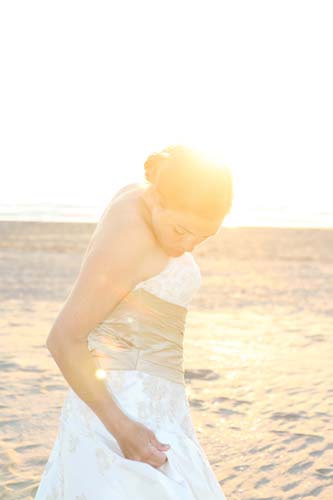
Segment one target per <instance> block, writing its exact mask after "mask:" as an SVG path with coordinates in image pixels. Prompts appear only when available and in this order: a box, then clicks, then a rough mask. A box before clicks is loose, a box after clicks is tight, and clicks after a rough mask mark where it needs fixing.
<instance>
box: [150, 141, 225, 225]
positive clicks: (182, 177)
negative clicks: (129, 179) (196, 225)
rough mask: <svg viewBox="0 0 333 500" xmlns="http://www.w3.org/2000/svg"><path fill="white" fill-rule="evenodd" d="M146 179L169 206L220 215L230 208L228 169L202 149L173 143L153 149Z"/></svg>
mask: <svg viewBox="0 0 333 500" xmlns="http://www.w3.org/2000/svg"><path fill="white" fill-rule="evenodd" d="M144 168H145V179H146V180H147V181H148V182H149V183H151V184H153V185H154V186H155V188H156V191H157V192H158V194H159V196H160V200H161V204H162V205H163V206H164V207H165V208H168V209H172V210H180V211H184V212H192V213H195V214H197V215H199V216H200V217H204V218H209V219H213V220H216V219H217V218H218V219H223V218H224V217H225V216H226V215H227V214H228V213H229V212H230V209H231V205H232V199H233V182H232V175H231V171H230V169H229V168H228V167H226V166H221V165H219V164H217V163H216V162H215V161H213V160H212V159H211V158H209V157H207V156H206V155H204V154H203V153H201V152H199V151H197V150H195V149H193V148H190V147H187V146H183V145H173V146H168V147H166V148H164V149H163V150H162V151H160V152H155V153H152V154H151V155H149V156H148V158H147V159H146V161H145V163H144Z"/></svg>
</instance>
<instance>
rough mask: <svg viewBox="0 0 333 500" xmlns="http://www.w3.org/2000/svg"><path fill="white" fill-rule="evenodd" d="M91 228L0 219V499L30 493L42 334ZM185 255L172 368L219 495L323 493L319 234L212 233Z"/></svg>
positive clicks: (332, 263)
mask: <svg viewBox="0 0 333 500" xmlns="http://www.w3.org/2000/svg"><path fill="white" fill-rule="evenodd" d="M94 228H95V224H92V223H68V224H66V223H47V222H40V223H38V222H5V221H2V222H0V299H1V306H0V307H1V314H0V363H1V364H0V368H1V382H0V432H1V449H0V471H1V472H0V499H1V500H2V499H6V500H12V499H24V500H27V499H32V498H33V495H34V493H35V491H36V488H37V486H38V483H39V480H40V476H41V473H42V471H43V468H44V466H45V463H46V460H47V458H48V455H49V452H50V450H51V448H52V446H53V442H54V440H55V438H56V434H57V425H58V418H59V414H60V409H61V406H62V402H63V399H64V396H65V392H66V391H67V388H68V385H67V383H66V382H65V380H64V378H63V376H62V374H61V373H60V371H59V369H58V367H57V365H56V364H55V362H54V360H53V359H52V357H51V355H50V353H49V351H48V350H47V349H46V347H45V339H46V337H47V335H48V332H49V330H50V328H51V326H52V324H53V321H54V320H55V318H56V315H57V313H58V311H59V309H60V307H61V305H62V303H63V301H64V300H65V298H66V297H67V294H68V293H69V290H70V287H71V286H72V284H73V281H74V279H75V278H76V276H77V273H78V271H79V267H80V263H81V259H82V256H83V253H84V250H85V248H86V245H87V243H88V241H89V238H90V236H91V234H92V232H93V230H94ZM193 255H194V257H195V258H196V260H197V262H198V264H199V265H200V267H201V272H202V278H203V279H202V287H201V289H200V291H198V292H197V294H196V296H195V297H194V300H193V302H192V303H191V306H190V309H189V313H188V317H187V328H186V332H185V344H184V349H185V369H186V372H185V376H186V382H187V388H188V389H187V390H188V395H189V401H190V404H191V414H192V419H193V421H194V424H195V427H196V430H197V433H198V437H199V439H200V442H201V444H202V446H203V448H204V450H205V452H206V455H207V457H208V459H209V461H210V463H211V464H212V468H213V470H214V472H215V474H216V477H217V478H218V480H219V482H220V484H221V486H222V488H223V490H224V493H225V495H226V497H227V499H228V500H259V499H261V500H280V499H289V500H294V499H295V500H296V499H303V498H306V499H312V498H313V499H322V500H332V499H333V418H332V417H333V229H278V228H223V229H222V231H221V233H220V234H219V236H218V237H215V238H212V239H210V240H208V241H206V242H205V243H204V244H202V245H201V246H200V247H197V248H196V249H195V251H194V252H193ZM96 500H98V499H96ZM205 500H208V499H205Z"/></svg>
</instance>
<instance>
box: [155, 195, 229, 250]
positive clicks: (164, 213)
mask: <svg viewBox="0 0 333 500" xmlns="http://www.w3.org/2000/svg"><path fill="white" fill-rule="evenodd" d="M151 216H152V225H153V229H154V233H155V237H156V238H157V240H158V242H159V244H160V246H161V247H162V248H163V250H164V251H165V252H166V253H167V254H168V255H170V256H173V257H177V256H180V255H182V254H183V253H184V252H192V250H193V249H194V248H195V247H196V246H198V245H199V244H200V243H202V242H203V241H205V240H206V239H208V238H210V237H211V236H213V235H214V234H216V233H217V231H218V230H219V228H220V226H221V223H222V220H220V219H219V220H214V221H213V220H208V219H206V218H202V217H199V216H198V215H196V214H192V213H189V212H181V211H176V210H171V209H168V208H165V207H164V206H163V205H162V203H161V201H160V199H155V203H154V204H153V205H152V206H151Z"/></svg>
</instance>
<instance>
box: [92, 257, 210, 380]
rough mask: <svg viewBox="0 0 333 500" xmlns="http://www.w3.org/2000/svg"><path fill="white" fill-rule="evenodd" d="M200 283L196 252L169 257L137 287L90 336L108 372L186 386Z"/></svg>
mask: <svg viewBox="0 0 333 500" xmlns="http://www.w3.org/2000/svg"><path fill="white" fill-rule="evenodd" d="M200 285H201V273H200V269H199V266H198V264H197V263H196V262H195V260H194V257H193V256H192V254H191V253H189V252H185V253H184V254H182V255H181V256H180V257H170V259H169V261H168V264H167V266H166V267H165V268H164V269H163V271H162V272H161V273H159V274H157V275H155V276H153V277H152V278H150V279H148V280H145V281H141V282H140V283H138V284H137V285H136V286H135V287H134V288H133V289H132V290H131V292H130V293H128V294H127V295H126V296H125V297H124V298H123V299H122V300H121V301H120V302H119V303H118V304H117V306H116V307H115V308H114V309H113V310H112V312H111V313H110V315H108V316H107V318H105V320H104V321H102V322H101V323H99V324H98V325H97V327H96V328H94V330H92V331H91V332H90V333H89V335H88V348H89V350H90V351H91V352H92V355H93V356H94V358H95V359H96V361H97V364H98V366H99V367H100V368H102V369H104V370H141V371H145V372H147V373H151V374H153V375H157V376H160V377H165V378H167V379H169V380H172V381H174V382H178V383H184V364H183V338H184V331H185V320H186V315H187V311H188V305H189V303H190V301H191V299H192V297H193V295H194V293H195V291H196V290H197V289H198V288H199V287H200Z"/></svg>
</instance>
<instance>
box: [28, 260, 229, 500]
mask: <svg viewBox="0 0 333 500" xmlns="http://www.w3.org/2000/svg"><path fill="white" fill-rule="evenodd" d="M200 285H201V274H200V269H199V266H198V264H197V263H196V262H195V260H194V258H193V256H192V254H191V253H189V252H185V253H184V254H182V255H181V256H180V257H170V258H169V261H168V264H167V266H166V267H165V268H164V270H163V271H162V272H161V273H159V274H157V275H155V276H153V277H152V278H150V279H149V280H145V281H142V282H140V283H138V284H137V285H136V287H135V288H133V290H132V291H131V292H130V293H129V294H128V295H127V296H126V297H125V298H124V299H123V300H122V301H121V302H120V303H119V304H118V305H117V306H116V308H114V309H113V310H112V312H111V314H110V315H109V316H108V317H107V318H106V319H105V320H104V321H103V322H101V323H100V324H99V325H98V326H97V327H96V328H95V329H94V330H93V331H91V332H90V333H89V336H88V348H89V350H90V351H91V354H92V355H93V356H94V359H95V360H96V365H97V367H99V368H101V369H103V370H104V371H105V375H106V378H105V379H104V380H105V382H106V384H107V387H108V388H109V389H110V391H111V393H112V395H113V398H114V400H115V401H116V402H117V404H118V406H120V407H121V409H122V411H123V412H124V413H125V414H126V415H128V416H129V417H130V418H133V419H135V420H136V421H138V422H141V423H142V424H144V425H145V426H147V427H148V428H149V429H151V430H152V431H153V432H154V433H155V435H156V437H157V438H158V440H159V441H161V442H162V443H168V444H170V448H169V449H168V450H167V451H165V454H166V455H167V457H168V460H167V461H166V462H165V463H163V464H162V465H161V466H160V467H158V468H156V467H153V466H151V465H149V464H147V463H145V462H141V461H137V460H132V459H127V458H125V457H124V455H123V453H122V451H121V448H120V447H119V444H118V442H117V440H116V439H115V438H114V436H113V435H112V434H111V433H110V432H109V431H108V430H107V429H106V427H105V426H104V424H103V423H102V421H101V420H100V419H99V418H98V417H97V416H96V414H95V413H94V412H93V411H92V410H91V408H90V407H89V406H88V405H87V404H86V403H85V402H84V401H83V400H82V399H80V398H79V397H78V395H77V394H76V393H75V392H74V391H73V390H72V389H71V388H70V387H69V389H68V392H67V394H66V397H65V401H64V404H63V407H62V410H61V415H60V421H59V429H58V435H57V437H56V440H55V442H54V445H53V448H52V450H51V453H50V455H49V458H48V461H47V463H46V465H45V468H44V471H43V474H42V477H41V481H40V484H39V487H38V490H37V492H36V496H35V500H226V498H225V496H224V493H223V491H222V489H221V487H220V485H219V483H218V481H217V478H216V476H215V474H214V472H213V470H212V468H211V466H210V463H209V461H208V459H207V457H206V455H205V453H204V451H203V449H202V447H201V445H200V442H199V441H198V437H197V435H196V433H195V429H194V426H193V423H192V420H191V415H190V406H189V402H188V399H187V393H186V387H185V383H184V369H183V334H184V328H185V318H186V313H187V310H188V309H187V307H188V304H189V303H190V301H191V298H192V296H193V294H194V292H195V291H196V290H197V289H198V288H199V287H200Z"/></svg>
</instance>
